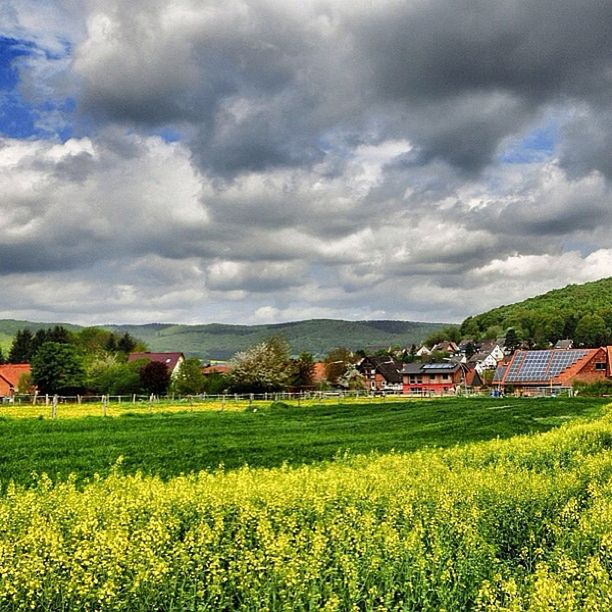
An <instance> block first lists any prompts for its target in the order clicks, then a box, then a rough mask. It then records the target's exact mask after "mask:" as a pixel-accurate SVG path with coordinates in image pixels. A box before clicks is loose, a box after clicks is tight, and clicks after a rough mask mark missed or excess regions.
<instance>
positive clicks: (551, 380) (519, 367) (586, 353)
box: [493, 347, 611, 395]
mask: <svg viewBox="0 0 612 612" xmlns="http://www.w3.org/2000/svg"><path fill="white" fill-rule="evenodd" d="M610 349H611V347H606V348H593V349H550V350H545V351H525V350H518V351H516V352H515V353H514V355H513V356H512V357H511V358H510V359H509V360H508V361H506V362H504V363H502V364H500V366H499V367H498V368H497V371H496V372H495V377H494V379H493V383H494V384H495V386H496V387H498V388H499V389H500V390H507V389H508V388H512V389H513V390H514V391H515V392H517V393H520V394H523V395H532V394H536V393H540V392H542V391H543V390H544V389H549V390H554V389H561V388H568V387H571V386H572V384H573V383H575V382H578V381H580V382H595V381H597V380H602V379H605V378H606V376H609V371H610V364H609V358H610V352H611V350H610Z"/></svg>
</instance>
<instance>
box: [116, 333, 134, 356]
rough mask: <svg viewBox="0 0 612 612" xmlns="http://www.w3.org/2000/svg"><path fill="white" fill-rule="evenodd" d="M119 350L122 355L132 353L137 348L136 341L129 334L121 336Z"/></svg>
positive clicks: (118, 344)
mask: <svg viewBox="0 0 612 612" xmlns="http://www.w3.org/2000/svg"><path fill="white" fill-rule="evenodd" d="M117 348H118V349H119V350H120V351H121V352H122V353H131V352H132V351H133V350H134V349H135V348H136V340H134V338H132V336H130V334H128V333H127V332H125V334H123V336H121V338H120V339H119V342H118V343H117Z"/></svg>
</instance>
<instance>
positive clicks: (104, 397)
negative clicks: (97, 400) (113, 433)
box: [102, 395, 108, 416]
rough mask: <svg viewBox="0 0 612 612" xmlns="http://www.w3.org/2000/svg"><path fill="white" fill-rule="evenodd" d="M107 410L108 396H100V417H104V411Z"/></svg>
mask: <svg viewBox="0 0 612 612" xmlns="http://www.w3.org/2000/svg"><path fill="white" fill-rule="evenodd" d="M107 408H108V395H103V396H102V416H106V409H107Z"/></svg>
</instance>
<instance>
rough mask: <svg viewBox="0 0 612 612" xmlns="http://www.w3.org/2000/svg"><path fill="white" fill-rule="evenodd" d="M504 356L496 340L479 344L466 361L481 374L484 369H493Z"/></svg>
mask: <svg viewBox="0 0 612 612" xmlns="http://www.w3.org/2000/svg"><path fill="white" fill-rule="evenodd" d="M503 358H504V351H503V350H502V348H501V347H500V346H499V344H497V343H496V342H485V343H483V344H481V345H480V349H479V351H478V352H477V353H475V354H474V355H472V356H471V357H470V359H469V360H468V363H469V364H470V365H472V366H473V367H474V368H475V369H476V370H477V371H478V374H480V375H481V376H482V374H483V373H484V372H485V370H495V368H497V364H498V363H499V362H500V361H501V360H502V359H503Z"/></svg>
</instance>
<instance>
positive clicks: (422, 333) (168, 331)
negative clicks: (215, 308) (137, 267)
mask: <svg viewBox="0 0 612 612" xmlns="http://www.w3.org/2000/svg"><path fill="white" fill-rule="evenodd" d="M53 325H64V326H65V327H66V328H68V329H70V330H74V331H76V330H79V329H81V328H82V326H78V325H72V324H65V323H56V322H52V323H32V322H28V321H15V320H12V319H5V320H0V344H2V345H3V346H4V347H5V348H6V347H7V346H8V345H10V342H11V339H12V337H13V336H14V335H15V332H16V331H17V330H18V329H23V328H26V327H27V328H29V329H31V330H32V331H36V330H37V329H40V328H46V327H51V326H53ZM447 325H448V324H447V323H423V322H417V321H398V320H375V321H344V320H340V319H308V320H305V321H291V322H288V323H275V324H269V325H226V324H222V323H209V324H205V325H176V324H172V323H148V324H143V325H112V324H111V325H98V326H96V327H101V328H104V329H109V330H112V331H114V332H117V333H121V334H122V333H125V332H128V333H129V334H131V335H132V336H135V337H136V338H138V339H140V340H142V341H143V342H145V343H146V344H147V345H148V346H149V348H150V350H152V351H183V352H184V353H186V354H187V355H189V356H195V357H200V358H202V359H229V358H230V357H231V356H232V355H234V354H235V353H236V352H237V351H241V350H244V349H246V348H248V347H249V346H252V345H253V344H256V343H257V342H261V341H262V340H265V339H266V338H269V337H270V336H273V335H282V336H284V337H285V338H286V339H287V341H288V342H289V346H290V347H291V350H292V351H293V352H294V353H298V352H300V351H309V352H311V353H313V354H315V355H324V354H326V353H327V352H329V350H331V349H332V348H335V347H337V346H346V347H347V348H349V349H352V350H357V349H362V348H363V349H372V350H375V349H379V348H386V347H389V346H394V345H399V346H410V345H411V344H418V343H420V342H422V341H423V340H424V339H425V338H426V337H427V336H429V335H430V334H431V333H433V332H435V331H438V330H439V329H441V328H443V327H445V326H447Z"/></svg>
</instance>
